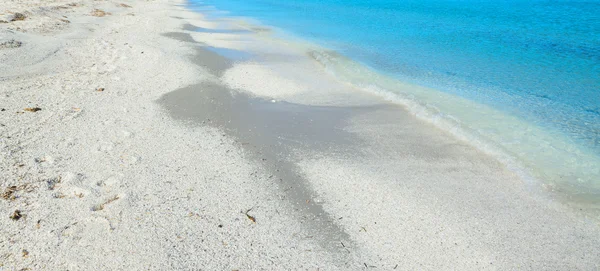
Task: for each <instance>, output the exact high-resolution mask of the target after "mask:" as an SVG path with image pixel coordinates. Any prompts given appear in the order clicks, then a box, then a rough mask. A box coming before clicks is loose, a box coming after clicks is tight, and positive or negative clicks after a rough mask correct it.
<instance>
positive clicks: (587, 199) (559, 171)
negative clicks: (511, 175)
mask: <svg viewBox="0 0 600 271" xmlns="http://www.w3.org/2000/svg"><path fill="white" fill-rule="evenodd" d="M190 5H191V6H192V7H193V8H198V9H199V11H200V12H208V13H209V14H210V13H214V12H217V13H218V14H217V15H214V14H212V15H210V16H211V19H212V20H218V21H219V23H218V26H219V27H220V30H219V31H221V33H222V31H223V29H228V31H231V30H232V29H234V31H238V33H240V32H239V31H246V32H245V33H246V34H249V33H251V32H253V31H252V29H260V30H261V31H259V32H257V33H260V35H259V37H257V39H262V40H263V41H264V42H265V43H268V44H270V45H269V46H270V48H267V47H266V46H264V47H262V48H261V45H258V44H257V42H254V43H255V44H254V45H252V46H249V47H251V48H246V49H247V50H253V51H255V52H258V53H257V54H261V53H262V54H268V53H267V51H269V50H275V51H277V50H280V48H278V47H277V46H276V45H275V44H279V45H280V46H287V47H290V48H291V49H286V51H288V52H289V51H297V52H302V53H306V54H307V55H309V56H310V58H312V59H313V60H314V61H315V62H316V63H317V64H318V65H319V66H321V67H322V69H323V70H324V71H325V72H327V73H330V74H331V76H333V77H334V78H335V79H334V80H336V81H338V82H342V83H343V84H347V85H350V86H351V87H349V88H347V89H348V90H351V91H352V92H353V94H355V95H360V96H361V97H365V96H368V95H373V96H376V97H378V98H376V100H378V101H381V100H382V99H383V100H385V101H386V102H389V103H393V104H399V105H401V106H403V107H404V108H406V109H408V111H410V113H411V114H413V115H414V116H416V117H418V118H420V119H421V120H423V121H426V122H429V123H431V124H433V125H434V126H436V127H437V128H438V129H442V130H444V131H446V132H447V133H451V134H452V135H453V136H455V137H457V138H461V139H462V140H463V141H465V142H468V144H470V145H472V146H474V147H476V148H478V149H479V150H481V151H482V152H485V153H486V154H488V155H491V156H493V157H495V158H496V159H497V160H499V161H501V162H502V163H503V164H505V165H506V166H507V167H509V168H511V170H512V171H514V172H515V173H517V174H518V175H519V177H520V178H522V179H524V182H525V183H526V184H527V185H529V186H532V189H533V190H540V191H542V192H541V193H545V194H550V197H552V198H553V199H556V200H560V201H562V202H563V203H564V204H568V205H571V206H572V208H573V210H579V209H587V210H589V211H590V214H592V215H594V216H596V217H600V216H599V215H600V209H599V206H600V198H599V196H600V182H598V179H599V178H600V171H598V169H597V167H596V166H595V165H596V164H599V163H600V156H598V155H597V154H596V153H595V152H594V151H593V150H592V149H589V148H587V147H586V146H584V145H581V144H579V143H576V142H573V141H572V139H571V138H569V137H567V136H566V135H565V134H564V132H562V131H559V130H557V129H554V128H556V127H554V128H551V127H546V126H542V125H539V123H532V122H531V121H532V120H531V119H529V120H526V119H525V118H522V117H519V116H516V115H513V114H512V113H510V112H505V111H502V110H500V109H497V108H493V107H491V106H489V105H486V104H482V103H478V102H475V101H471V100H468V99H465V98H463V97H460V96H457V95H453V94H449V93H445V92H444V91H440V90H438V89H435V88H431V87H426V86H421V85H417V84H415V83H410V82H405V81H401V80H400V79H398V78H395V77H393V76H392V75H390V74H386V73H382V72H381V71H377V70H375V69H373V68H372V67H369V66H368V65H365V64H363V63H359V62H356V61H354V60H352V59H350V58H348V57H345V56H342V55H341V54H339V53H337V52H335V51H332V50H329V49H327V48H324V47H321V46H320V45H318V44H316V43H315V42H314V41H306V40H302V37H297V36H294V34H292V33H288V32H286V31H285V30H282V29H278V28H273V29H271V28H270V26H264V25H261V24H260V23H259V22H255V21H253V20H252V19H251V18H247V17H243V16H242V17H240V16H236V17H233V18H229V17H227V15H222V14H221V13H222V12H221V11H218V10H216V9H214V8H205V7H204V6H202V5H197V4H190ZM188 30H191V29H188ZM201 32H206V31H205V30H203V31H201ZM230 33H231V32H230ZM242 34H243V33H242ZM221 45H223V46H232V45H231V44H221ZM256 58H257V59H258V60H257V61H258V62H261V61H262V62H269V60H268V58H269V57H268V56H267V57H263V58H264V59H261V57H260V56H258V57H256ZM274 69H275V68H274ZM287 70H289V68H287ZM277 72H281V71H279V70H277ZM287 77H293V76H290V74H289V72H288V74H287ZM304 80H306V79H304ZM357 90H358V91H357ZM252 91H253V92H254V93H255V94H257V95H267V96H268V94H266V93H260V90H257V89H253V90H252ZM310 92H314V91H310ZM271 94H272V93H271ZM335 95H337V96H348V94H344V93H342V92H341V91H340V92H339V93H336V94H335ZM288 98H289V97H288ZM291 99H293V100H294V101H295V102H299V103H303V104H315V103H316V104H325V105H328V104H337V105H342V106H343V105H347V104H356V103H358V104H360V99H356V100H353V101H341V102H339V101H335V99H333V98H332V97H329V98H327V97H325V98H324V97H311V99H304V100H303V99H302V98H298V97H293V98H291ZM371 99H372V98H367V100H371ZM357 101H358V102H357ZM490 120H494V121H490ZM556 165H560V166H556Z"/></svg>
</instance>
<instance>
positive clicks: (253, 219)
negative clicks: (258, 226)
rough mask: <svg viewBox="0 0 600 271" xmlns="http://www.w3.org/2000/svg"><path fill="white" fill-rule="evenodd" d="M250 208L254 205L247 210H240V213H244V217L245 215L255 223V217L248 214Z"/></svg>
mask: <svg viewBox="0 0 600 271" xmlns="http://www.w3.org/2000/svg"><path fill="white" fill-rule="evenodd" d="M252 209H254V207H252V208H250V209H248V210H247V211H245V212H242V214H245V215H246V217H247V218H248V219H250V221H252V223H256V218H255V217H254V216H251V215H249V214H248V213H249V212H250V211H252Z"/></svg>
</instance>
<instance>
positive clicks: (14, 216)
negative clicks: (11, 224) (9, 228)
mask: <svg viewBox="0 0 600 271" xmlns="http://www.w3.org/2000/svg"><path fill="white" fill-rule="evenodd" d="M22 217H23V214H22V213H21V211H20V210H15V211H14V212H13V214H12V215H10V219H12V220H15V221H16V220H19V219H21V218H22Z"/></svg>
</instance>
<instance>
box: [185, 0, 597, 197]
mask: <svg viewBox="0 0 600 271" xmlns="http://www.w3.org/2000/svg"><path fill="white" fill-rule="evenodd" d="M192 3H193V4H196V5H197V6H203V7H206V6H212V7H214V8H215V9H217V10H219V11H221V12H220V13H218V16H241V17H247V18H252V19H255V20H258V21H259V22H260V23H262V24H265V25H270V26H274V27H277V28H280V29H283V30H284V31H287V32H289V33H292V34H293V35H295V36H298V37H300V38H303V39H307V40H309V41H312V42H315V43H317V44H319V45H322V46H323V47H325V48H328V49H331V50H333V51H335V52H337V53H339V54H341V55H343V56H344V57H347V58H349V59H352V60H354V61H356V62H359V63H362V64H363V65H365V66H368V67H370V69H372V70H375V71H377V73H378V74H383V75H386V76H387V77H391V78H395V79H398V80H401V81H405V82H411V83H414V84H417V85H421V86H426V87H429V88H433V89H436V90H439V91H441V93H443V94H450V95H452V96H456V97H460V98H464V99H465V100H467V101H473V102H475V103H476V104H481V105H485V106H486V107H485V109H482V108H480V107H478V106H477V105H473V104H468V103H466V102H465V103H464V102H463V101H462V100H460V101H459V100H453V99H445V100H444V99H437V100H435V99H434V98H432V97H433V96H435V95H432V94H431V93H430V94H422V93H419V92H418V91H416V92H415V93H409V92H410V91H406V90H400V89H401V88H400V87H398V86H394V85H393V84H392V83H382V82H384V81H386V79H382V77H378V76H379V75H377V74H371V73H369V72H368V71H366V70H361V72H360V74H361V76H362V77H363V78H361V79H360V80H358V81H360V82H358V81H357V82H354V83H358V84H361V85H363V86H364V85H369V82H368V81H369V80H372V83H373V85H376V86H377V87H378V88H379V91H384V92H389V93H390V94H398V95H404V96H405V97H406V96H410V97H411V98H414V99H415V100H417V101H416V102H421V103H423V104H426V105H431V106H434V107H435V108H436V109H437V110H438V112H439V114H442V115H446V116H449V117H451V118H454V119H457V122H458V123H461V125H462V128H465V129H469V130H472V131H473V132H474V133H478V134H480V135H481V136H483V137H485V138H486V139H488V140H490V141H492V142H493V144H497V146H499V147H500V148H502V149H505V150H506V151H507V152H508V153H510V154H511V155H514V156H516V157H517V158H518V159H520V160H522V161H523V162H524V164H525V165H526V166H527V167H531V168H534V169H535V170H538V171H539V172H542V173H539V174H537V175H538V177H539V176H542V177H543V178H548V179H555V181H556V182H567V183H571V184H573V185H574V186H577V187H579V188H577V189H580V190H586V189H592V190H594V189H597V191H600V179H599V176H600V160H599V157H600V0H590V1H560V0H559V1H535V0H534V1H531V0H530V1H524V0H507V1H483V0H404V1H399V0H396V1H394V0H371V1H366V0H363V1H342V0H288V1H279V0H204V1H199V0H192ZM213 14H217V13H213ZM315 58H316V59H317V60H319V61H321V62H322V63H324V64H325V65H336V64H337V65H338V66H344V67H345V69H346V70H348V69H349V68H348V65H346V64H344V65H342V64H340V63H341V62H340V61H339V60H331V58H332V55H329V56H324V55H323V54H320V55H317V56H316V57H315ZM344 67H342V68H341V69H342V70H343V69H344ZM339 69H340V68H339V67H338V71H339ZM354 70H355V75H353V76H349V77H347V78H351V79H352V78H356V77H357V74H358V73H357V72H356V69H354ZM341 73H343V72H341ZM367 73H368V74H370V77H369V78H370V79H369V78H365V76H364V75H365V74H367ZM438 96H439V95H438ZM451 101H452V103H453V104H444V102H446V103H450V102H451ZM492 111H493V113H490V112H492ZM496 111H497V112H501V114H504V116H498V115H497V114H498V113H497V112H496ZM500 119H501V120H500ZM502 125H504V126H502ZM515 129H517V130H518V131H515ZM542 133H543V134H544V135H541V134H542ZM583 192H586V191H583ZM587 192H590V191H587ZM592 194H595V192H592ZM597 195H599V196H600V194H597ZM599 199H600V197H599Z"/></svg>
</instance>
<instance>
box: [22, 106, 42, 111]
mask: <svg viewBox="0 0 600 271" xmlns="http://www.w3.org/2000/svg"><path fill="white" fill-rule="evenodd" d="M23 110H25V111H28V112H38V111H40V110H42V109H41V108H39V107H27V108H25V109H23Z"/></svg>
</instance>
